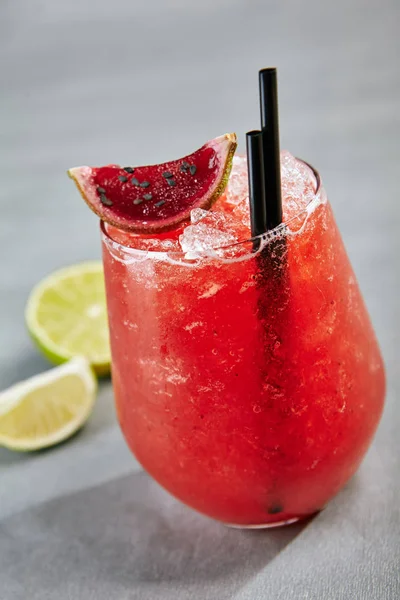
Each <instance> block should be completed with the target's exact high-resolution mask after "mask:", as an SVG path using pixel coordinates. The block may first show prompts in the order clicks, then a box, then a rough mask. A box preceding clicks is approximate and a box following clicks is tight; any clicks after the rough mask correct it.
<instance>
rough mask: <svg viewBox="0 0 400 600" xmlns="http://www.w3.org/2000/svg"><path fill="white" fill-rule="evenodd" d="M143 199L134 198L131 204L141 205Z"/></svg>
mask: <svg viewBox="0 0 400 600" xmlns="http://www.w3.org/2000/svg"><path fill="white" fill-rule="evenodd" d="M142 202H143V199H142V198H136V200H134V201H133V204H142Z"/></svg>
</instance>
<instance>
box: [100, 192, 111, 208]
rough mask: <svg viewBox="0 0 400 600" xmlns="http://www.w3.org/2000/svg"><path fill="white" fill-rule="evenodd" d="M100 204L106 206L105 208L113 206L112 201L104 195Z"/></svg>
mask: <svg viewBox="0 0 400 600" xmlns="http://www.w3.org/2000/svg"><path fill="white" fill-rule="evenodd" d="M100 202H101V203H102V204H104V205H105V206H112V205H113V203H112V201H111V200H109V198H106V196H104V195H103V194H102V195H101V196H100Z"/></svg>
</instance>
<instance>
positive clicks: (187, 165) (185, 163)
mask: <svg viewBox="0 0 400 600" xmlns="http://www.w3.org/2000/svg"><path fill="white" fill-rule="evenodd" d="M182 165H183V166H184V167H185V169H188V168H189V167H190V165H189V163H188V162H187V161H186V160H184V161H183V163H182Z"/></svg>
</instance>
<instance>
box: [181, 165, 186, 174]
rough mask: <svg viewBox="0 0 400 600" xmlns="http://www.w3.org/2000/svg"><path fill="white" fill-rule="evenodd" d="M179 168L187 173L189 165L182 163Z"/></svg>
mask: <svg viewBox="0 0 400 600" xmlns="http://www.w3.org/2000/svg"><path fill="white" fill-rule="evenodd" d="M179 170H180V171H182V173H186V172H187V167H186V166H185V165H184V164H181V166H180V167H179Z"/></svg>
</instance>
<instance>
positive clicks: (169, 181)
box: [167, 179, 176, 187]
mask: <svg viewBox="0 0 400 600" xmlns="http://www.w3.org/2000/svg"><path fill="white" fill-rule="evenodd" d="M167 181H168V185H170V186H172V187H174V185H176V181H174V180H173V179H167Z"/></svg>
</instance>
